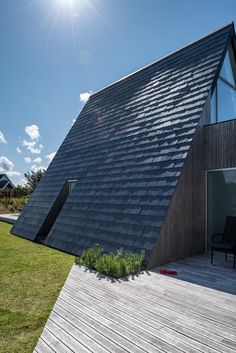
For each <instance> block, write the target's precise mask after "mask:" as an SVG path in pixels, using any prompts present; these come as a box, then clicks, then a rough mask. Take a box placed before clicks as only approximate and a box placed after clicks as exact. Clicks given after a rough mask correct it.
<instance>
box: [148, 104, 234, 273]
mask: <svg viewBox="0 0 236 353" xmlns="http://www.w3.org/2000/svg"><path fill="white" fill-rule="evenodd" d="M209 105H210V103H209V100H208V103H207V105H206V108H205V110H204V112H203V115H202V118H201V121H200V125H199V127H198V129H197V131H196V134H195V136H194V139H193V142H192V146H191V149H190V151H189V154H188V157H187V159H186V161H185V165H184V168H183V170H182V173H181V176H180V179H179V182H178V184H177V187H176V190H175V193H174V195H173V198H172V201H171V205H170V207H169V209H168V211H167V215H166V219H165V222H164V224H163V226H162V229H161V232H160V234H159V237H158V240H157V243H156V247H155V250H154V252H153V254H152V256H151V258H150V259H149V264H148V265H149V267H150V268H151V267H154V266H158V265H162V264H165V263H168V262H172V261H176V260H178V259H181V258H184V257H187V256H191V255H195V254H200V253H203V252H205V244H206V243H205V242H206V240H205V234H206V233H205V232H206V230H205V225H206V170H209V169H221V168H234V167H236V120H230V121H225V122H222V123H218V124H212V125H206V124H209Z"/></svg>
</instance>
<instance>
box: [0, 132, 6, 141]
mask: <svg viewBox="0 0 236 353" xmlns="http://www.w3.org/2000/svg"><path fill="white" fill-rule="evenodd" d="M0 143H7V141H6V139H5V137H4V135H3V133H2V131H0Z"/></svg>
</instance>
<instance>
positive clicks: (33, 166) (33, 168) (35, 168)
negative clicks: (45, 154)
mask: <svg viewBox="0 0 236 353" xmlns="http://www.w3.org/2000/svg"><path fill="white" fill-rule="evenodd" d="M39 169H41V170H42V169H45V170H46V169H47V167H44V166H42V165H40V166H37V165H35V164H34V165H32V167H31V170H32V171H33V172H37V170H39Z"/></svg>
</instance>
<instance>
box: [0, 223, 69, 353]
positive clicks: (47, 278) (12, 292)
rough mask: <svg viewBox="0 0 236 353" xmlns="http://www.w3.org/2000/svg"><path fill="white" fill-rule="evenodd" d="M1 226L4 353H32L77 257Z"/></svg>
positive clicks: (0, 335)
mask: <svg viewBox="0 0 236 353" xmlns="http://www.w3.org/2000/svg"><path fill="white" fill-rule="evenodd" d="M10 228H11V226H10V225H9V224H6V223H3V222H0V353H32V351H33V349H34V347H35V345H36V343H37V340H38V338H39V336H40V334H41V332H42V329H43V327H44V325H45V322H46V320H47V318H48V316H49V314H50V312H51V310H52V307H53V305H54V303H55V301H56V298H57V296H58V294H59V292H60V289H61V288H62V286H63V284H64V282H65V280H66V278H67V275H68V273H69V270H70V268H71V265H72V264H73V262H74V257H73V256H70V255H67V254H64V253H62V252H59V251H57V250H53V249H49V248H46V247H45V246H42V245H39V244H35V243H33V242H30V241H28V240H25V239H21V238H18V237H16V236H13V235H11V234H10V233H9V231H10Z"/></svg>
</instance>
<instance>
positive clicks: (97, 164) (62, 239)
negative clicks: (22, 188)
mask: <svg viewBox="0 0 236 353" xmlns="http://www.w3.org/2000/svg"><path fill="white" fill-rule="evenodd" d="M232 31H233V26H232V25H229V26H226V27H224V28H223V29H221V30H219V31H216V32H214V33H213V34H211V35H209V36H207V37H205V38H203V39H201V40H199V41H197V42H195V43H193V44H191V45H189V46H187V47H185V48H183V49H181V50H179V51H177V52H175V53H173V54H171V55H169V56H167V57H165V58H163V59H161V60H159V61H157V62H156V63H154V64H151V65H149V66H147V67H145V68H143V69H141V70H140V71H138V72H136V73H134V74H132V75H130V76H128V77H126V78H124V79H122V80H120V81H118V82H116V83H114V84H113V85H111V86H108V87H107V88H105V89H103V90H101V91H99V92H97V93H95V94H93V95H92V96H91V97H90V99H89V101H88V102H87V103H86V105H85V107H84V108H83V110H82V112H81V113H80V115H79V117H78V119H77V120H76V122H75V124H74V125H73V127H72V128H71V130H70V132H69V134H68V135H67V137H66V139H65V140H64V142H63V144H62V146H61V147H60V149H59V151H58V153H57V154H56V156H55V158H54V160H53V161H52V163H51V164H50V166H49V168H48V170H47V172H46V174H45V176H44V177H43V179H42V181H41V182H40V185H39V186H38V188H37V189H36V191H35V192H34V193H33V195H32V197H31V198H30V201H29V203H28V204H27V206H26V207H25V208H24V210H23V212H22V214H21V216H20V218H19V220H18V222H17V223H16V224H15V226H14V228H13V233H14V234H18V235H21V236H24V237H26V238H29V239H32V240H33V239H35V237H36V235H37V233H38V231H39V229H40V227H41V225H42V223H43V221H44V219H45V217H46V215H47V214H48V212H49V210H50V209H51V207H52V205H53V202H54V201H55V200H56V197H57V196H58V193H59V191H60V190H61V188H62V186H63V185H64V183H65V182H66V180H67V179H77V180H78V182H77V184H76V186H75V188H74V189H73V192H72V194H71V195H70V197H69V198H68V199H67V201H66V203H65V204H64V207H63V209H62V211H61V212H60V214H59V216H58V218H57V219H56V222H55V223H54V226H53V227H52V229H51V231H50V233H49V235H48V237H47V239H46V242H45V243H46V244H47V245H49V246H52V247H55V248H58V249H61V250H64V251H67V252H70V253H73V254H78V253H79V252H80V251H81V250H83V249H84V248H87V247H90V246H91V245H93V244H96V243H100V244H101V245H102V246H103V247H104V249H105V250H114V249H116V248H121V247H123V248H124V249H125V250H126V251H130V250H131V251H138V252H139V251H140V249H145V250H146V252H147V254H150V252H151V251H152V250H153V248H154V245H155V243H156V240H157V237H158V234H159V232H160V229H161V226H162V224H163V221H164V219H165V215H166V212H167V209H168V207H169V205H170V202H171V198H172V195H173V193H174V191H175V188H176V184H177V182H178V179H179V176H180V174H181V170H182V167H183V164H184V161H185V159H186V156H187V154H188V151H189V148H190V145H191V141H192V139H193V136H194V133H195V130H196V127H197V125H198V123H199V119H200V116H201V113H202V111H203V108H204V106H205V104H206V99H207V97H208V95H209V92H210V89H211V85H212V82H213V79H214V78H215V76H216V73H217V69H219V63H220V62H221V61H222V55H223V53H224V52H225V48H226V43H227V41H228V39H229V36H230V34H231V33H232Z"/></svg>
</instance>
